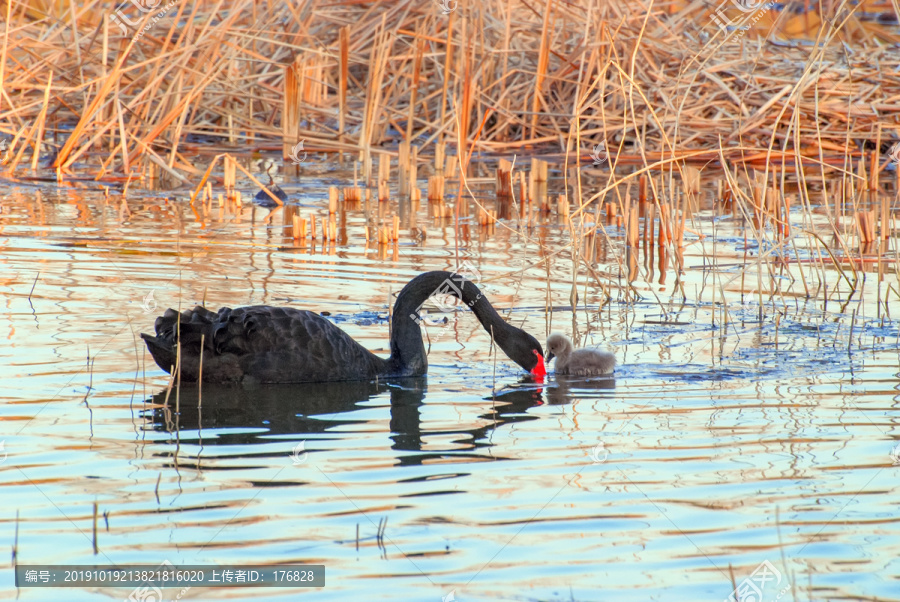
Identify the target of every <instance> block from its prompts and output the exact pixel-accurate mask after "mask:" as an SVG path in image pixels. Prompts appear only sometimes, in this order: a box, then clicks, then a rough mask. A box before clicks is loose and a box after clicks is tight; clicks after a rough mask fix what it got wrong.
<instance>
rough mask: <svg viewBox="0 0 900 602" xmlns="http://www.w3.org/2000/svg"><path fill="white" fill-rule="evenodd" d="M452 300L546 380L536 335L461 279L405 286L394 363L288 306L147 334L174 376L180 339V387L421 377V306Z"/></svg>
mask: <svg viewBox="0 0 900 602" xmlns="http://www.w3.org/2000/svg"><path fill="white" fill-rule="evenodd" d="M437 293H440V294H452V295H453V296H455V297H457V298H459V299H460V300H462V301H463V302H464V303H465V304H466V305H468V306H469V307H470V308H471V309H472V311H473V312H474V313H475V316H476V317H477V318H478V320H479V321H480V322H481V325H482V326H484V329H485V330H487V331H488V333H492V335H493V337H494V341H495V342H496V343H497V346H498V347H500V349H502V350H503V352H504V353H505V354H506V355H507V356H508V357H509V358H510V359H511V360H513V361H514V362H516V363H517V364H519V365H520V366H521V367H522V368H524V369H525V370H527V371H528V372H530V373H531V374H532V375H534V376H539V377H543V376H544V375H545V374H546V372H545V368H544V357H543V356H544V351H543V349H542V348H541V344H540V343H539V342H538V341H537V339H535V338H534V337H533V336H531V335H530V334H528V333H527V332H525V331H524V330H521V329H519V328H516V327H515V326H512V325H510V324H507V323H506V322H505V321H504V320H503V318H501V317H500V314H498V313H497V311H496V310H495V309H494V308H493V306H492V305H491V304H490V302H489V301H488V300H487V298H486V297H485V296H484V295H483V294H482V293H481V291H479V290H478V287H477V286H475V284H474V283H472V282H471V281H469V280H466V279H465V278H464V277H462V276H461V275H459V274H457V273H451V272H425V273H424V274H420V275H419V276H416V277H415V278H413V279H412V280H410V281H409V283H407V285H406V286H405V287H403V290H401V291H400V294H399V295H398V296H397V302H396V303H395V304H394V314H393V319H392V322H391V325H392V328H391V356H390V357H389V358H387V359H384V358H381V357H378V356H377V355H375V354H373V353H371V352H369V351H368V350H366V349H365V348H364V347H362V346H361V345H360V344H359V343H357V342H356V341H354V340H353V339H352V338H351V337H350V336H349V335H348V334H347V333H345V332H344V331H343V330H341V329H340V328H338V327H337V326H335V325H334V324H332V323H331V322H329V321H328V320H327V319H325V318H323V317H322V316H320V315H318V314H316V313H314V312H311V311H304V310H300V309H293V308H290V307H271V306H269V305H254V306H250V307H238V308H237V309H229V308H227V307H223V308H222V309H220V310H219V311H218V312H216V313H214V312H211V311H209V310H207V309H205V308H203V307H200V306H199V305H198V306H197V307H195V308H194V309H192V310H188V311H184V312H182V313H181V319H180V325H179V314H178V312H176V311H175V310H174V309H168V310H166V313H165V314H163V315H162V316H160V317H159V318H157V319H156V323H155V325H154V328H155V330H156V336H152V335H149V334H145V333H141V338H143V339H144V341H145V342H146V343H147V348H148V349H149V350H150V354H151V355H152V356H153V359H154V360H155V361H156V363H157V365H159V367H160V368H162V369H163V370H165V371H166V372H171V370H172V367H173V366H174V365H175V362H176V348H177V339H178V336H179V329H180V336H181V380H182V381H183V382H195V381H196V380H197V378H198V376H199V374H200V341H201V338H202V340H203V341H204V344H203V382H210V383H225V382H240V381H243V380H244V379H245V378H246V379H247V380H248V381H250V382H260V383H300V382H330V381H351V380H369V379H373V378H376V377H381V378H387V377H400V376H421V375H423V374H425V373H426V372H427V371H428V360H427V358H426V355H425V345H424V344H423V343H422V331H421V328H420V326H419V323H420V322H421V318H420V316H419V311H420V309H421V306H422V303H424V302H425V300H427V299H428V298H429V297H430V296H431V295H432V294H437Z"/></svg>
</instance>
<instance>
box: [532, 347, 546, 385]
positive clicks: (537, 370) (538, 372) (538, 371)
mask: <svg viewBox="0 0 900 602" xmlns="http://www.w3.org/2000/svg"><path fill="white" fill-rule="evenodd" d="M532 353H534V355H535V356H537V364H536V365H535V367H534V368H532V369H531V374H532V376H536V377H538V378H543V377H545V376H547V368H546V367H544V356H542V355H541V354H540V353H538V352H537V349H533V350H532Z"/></svg>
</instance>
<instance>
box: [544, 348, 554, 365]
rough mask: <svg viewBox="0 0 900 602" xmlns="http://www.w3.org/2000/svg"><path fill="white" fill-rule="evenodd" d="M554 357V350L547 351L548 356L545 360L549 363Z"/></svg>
mask: <svg viewBox="0 0 900 602" xmlns="http://www.w3.org/2000/svg"><path fill="white" fill-rule="evenodd" d="M554 357H556V356H555V355H553V352H552V351H548V352H547V357H545V358H544V361H545V362H547V363H548V364H549V363H550V360H552V359H553V358H554Z"/></svg>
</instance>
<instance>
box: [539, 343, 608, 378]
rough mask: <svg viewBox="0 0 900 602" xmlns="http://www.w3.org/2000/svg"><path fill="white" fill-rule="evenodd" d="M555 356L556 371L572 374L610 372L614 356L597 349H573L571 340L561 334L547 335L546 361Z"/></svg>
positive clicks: (582, 374)
mask: <svg viewBox="0 0 900 602" xmlns="http://www.w3.org/2000/svg"><path fill="white" fill-rule="evenodd" d="M554 357H555V358H556V373H557V374H571V375H573V376H595V375H598V374H611V373H612V371H613V370H614V369H615V367H616V356H614V355H613V354H612V353H610V352H609V351H601V350H599V349H573V348H572V341H570V340H569V338H568V337H567V336H565V335H562V334H551V335H550V336H549V337H547V361H548V362H549V361H550V360H552V359H553V358H554Z"/></svg>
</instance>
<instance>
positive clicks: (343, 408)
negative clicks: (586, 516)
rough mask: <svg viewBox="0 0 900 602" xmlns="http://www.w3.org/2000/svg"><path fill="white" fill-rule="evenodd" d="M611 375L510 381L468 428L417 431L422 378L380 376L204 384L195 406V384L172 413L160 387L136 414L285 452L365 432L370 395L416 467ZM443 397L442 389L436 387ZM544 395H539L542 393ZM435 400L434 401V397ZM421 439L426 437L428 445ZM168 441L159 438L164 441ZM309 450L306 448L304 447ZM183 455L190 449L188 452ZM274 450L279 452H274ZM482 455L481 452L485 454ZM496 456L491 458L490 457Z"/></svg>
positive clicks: (183, 438) (177, 431)
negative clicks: (545, 382) (443, 444)
mask: <svg viewBox="0 0 900 602" xmlns="http://www.w3.org/2000/svg"><path fill="white" fill-rule="evenodd" d="M614 383H615V381H614V380H613V379H601V380H597V381H586V380H585V379H577V378H567V379H565V380H563V379H559V380H557V382H556V383H550V386H549V387H545V386H542V385H540V384H538V383H535V382H534V380H533V379H532V378H530V377H524V378H523V379H521V380H520V381H519V382H518V383H516V384H515V385H514V386H511V387H506V388H504V389H503V390H501V391H498V392H497V393H496V394H494V395H488V396H486V397H484V398H483V399H484V400H485V401H492V406H491V408H489V409H488V410H487V411H486V412H485V411H484V410H483V405H482V406H479V408H478V409H479V411H480V412H482V413H480V414H478V415H476V416H473V417H472V418H471V419H470V420H469V423H470V426H466V425H461V426H460V427H457V428H452V429H446V428H442V429H427V428H426V429H423V427H422V419H421V414H420V408H421V407H422V405H424V402H425V397H426V394H427V392H428V381H427V377H416V378H403V379H395V380H386V381H383V380H379V381H372V382H331V383H315V384H304V385H275V386H263V387H254V388H245V387H235V386H215V385H204V386H203V388H202V407H198V391H197V389H196V388H194V387H187V388H182V390H181V393H180V398H179V400H178V403H179V409H180V411H179V412H176V411H175V392H174V391H173V392H172V393H170V395H169V401H168V406H166V405H165V401H166V392H165V391H161V392H159V393H157V394H156V395H154V396H153V397H152V398H150V399H148V400H147V401H148V402H149V403H152V404H153V406H154V407H152V408H148V409H147V410H145V411H144V412H143V413H142V417H143V419H144V420H145V429H147V430H152V431H154V432H167V433H170V434H171V435H173V439H174V440H175V441H174V442H176V443H178V444H179V445H186V446H189V445H202V446H204V447H205V446H216V445H232V446H233V445H247V446H250V445H256V444H267V445H271V444H272V443H273V442H274V441H278V440H280V439H283V440H284V443H285V446H284V449H285V451H284V452H283V453H290V450H291V448H292V447H294V446H295V445H296V444H298V443H299V442H301V441H309V440H313V439H314V440H316V441H317V445H316V447H317V448H319V449H322V447H329V446H328V444H327V442H328V441H329V440H330V439H346V438H350V437H352V436H353V433H354V431H355V430H356V429H355V428H354V427H357V428H358V431H357V432H360V433H366V434H370V433H371V432H372V430H371V428H367V427H366V426H365V425H367V424H369V423H370V422H372V412H373V410H375V411H376V412H377V411H379V410H377V409H376V408H373V407H372V405H371V404H367V403H366V402H367V401H369V400H372V399H374V398H379V397H381V399H382V400H383V402H384V404H385V405H387V395H389V396H390V407H386V408H384V411H385V412H389V415H390V423H389V428H390V435H389V437H390V440H391V441H392V443H391V446H390V447H391V449H394V450H397V451H404V452H420V453H418V454H402V455H398V456H397V463H398V464H399V465H417V464H422V463H423V462H427V461H429V460H434V459H439V458H442V457H445V456H446V454H447V453H454V454H456V455H459V454H460V453H462V454H465V455H466V456H471V455H473V454H474V455H481V454H479V453H478V450H480V449H483V448H489V447H491V444H490V443H489V442H488V438H489V436H490V433H491V432H492V431H494V430H496V429H500V428H502V427H503V426H505V425H508V424H513V423H517V422H526V421H530V420H537V419H538V416H537V415H535V414H529V410H530V409H531V408H534V407H536V406H540V405H543V404H545V403H549V404H551V405H557V404H568V403H571V402H572V400H573V397H574V398H577V397H580V396H582V395H584V394H585V393H587V394H588V395H590V396H596V394H593V395H592V394H591V393H590V390H591V389H597V390H603V389H611V388H612V387H613V386H614ZM436 392H437V393H439V394H441V395H440V396H441V397H444V398H446V396H445V395H443V393H444V392H443V391H436ZM545 395H546V400H545V398H544V396H545ZM436 403H437V402H436ZM448 437H450V438H451V439H449V440H452V446H451V447H448V448H447V449H445V450H441V449H437V447H436V443H435V442H436V441H447V440H448ZM423 438H428V440H429V441H428V443H427V451H423V449H426V444H425V443H423ZM172 442H173V441H172V440H171V439H170V440H168V441H160V443H161V444H164V445H170V444H171V443H172ZM306 451H309V450H306ZM246 453H247V455H248V456H249V455H251V454H252V456H253V457H257V458H258V457H261V456H262V457H265V456H266V455H273V456H274V455H276V454H259V453H258V452H250V451H249V450H248V451H247V452H246ZM179 454H180V455H181V462H182V463H184V461H185V460H186V459H187V458H186V457H185V455H184V450H182V451H181V452H179ZM188 455H189V454H188ZM278 455H280V454H278ZM485 457H487V456H485ZM490 457H491V458H495V456H493V455H492V456H490Z"/></svg>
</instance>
